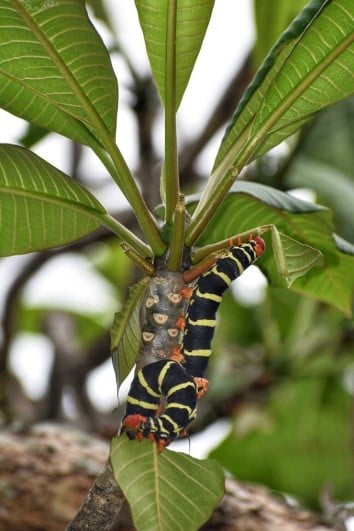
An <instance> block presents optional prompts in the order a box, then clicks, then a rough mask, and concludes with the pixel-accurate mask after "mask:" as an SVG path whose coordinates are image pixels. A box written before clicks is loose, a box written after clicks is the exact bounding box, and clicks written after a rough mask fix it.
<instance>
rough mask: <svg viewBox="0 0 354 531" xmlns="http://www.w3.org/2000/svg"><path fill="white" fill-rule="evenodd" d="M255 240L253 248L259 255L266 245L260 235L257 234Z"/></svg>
mask: <svg viewBox="0 0 354 531" xmlns="http://www.w3.org/2000/svg"><path fill="white" fill-rule="evenodd" d="M255 241H256V245H255V246H254V250H255V253H256V255H257V256H260V255H261V254H263V253H264V251H265V247H266V245H265V241H264V240H263V238H261V237H260V236H257V237H256V238H255Z"/></svg>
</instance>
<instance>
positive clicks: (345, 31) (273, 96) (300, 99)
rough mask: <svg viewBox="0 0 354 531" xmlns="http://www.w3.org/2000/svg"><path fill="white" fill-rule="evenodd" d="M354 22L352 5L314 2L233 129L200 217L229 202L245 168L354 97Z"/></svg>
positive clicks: (274, 55) (261, 74)
mask: <svg viewBox="0 0 354 531" xmlns="http://www.w3.org/2000/svg"><path fill="white" fill-rule="evenodd" d="M353 21H354V4H353V3H352V2H348V0H336V1H333V2H332V1H331V0H313V1H312V2H311V3H310V5H309V6H308V7H307V8H305V10H304V11H303V12H302V13H301V14H300V15H299V17H298V18H297V19H296V20H295V21H294V22H293V23H292V25H291V26H290V27H289V28H288V29H287V30H286V32H285V33H284V34H283V35H282V36H281V38H280V39H279V41H278V42H277V43H276V44H275V46H274V48H273V49H272V50H271V51H270V53H269V55H268V56H267V58H266V59H265V61H264V63H263V65H262V66H261V68H260V70H259V71H258V73H257V74H256V76H255V78H254V80H253V82H252V83H251V85H250V87H249V88H248V90H247V91H246V93H245V96H244V98H243V99H242V100H241V102H240V103H239V105H238V107H237V109H236V112H235V114H234V116H233V118H232V120H231V122H230V124H229V126H228V129H227V132H226V134H225V136H224V138H223V140H222V143H221V145H220V148H219V151H218V154H217V157H216V161H215V164H214V168H213V172H212V176H211V179H210V180H209V183H208V186H207V188H206V191H205V193H204V195H203V198H202V202H201V205H200V206H199V208H198V214H197V216H199V217H201V216H202V215H203V211H204V210H205V209H206V208H207V205H208V203H210V202H211V205H209V209H211V208H212V207H213V205H214V203H215V202H216V201H220V198H221V197H224V195H225V194H226V193H227V190H228V189H229V188H230V186H231V185H232V183H233V182H234V180H235V178H236V177H237V174H238V173H239V171H240V170H241V168H242V167H243V166H244V165H245V164H247V163H249V162H251V161H252V160H254V159H255V158H256V157H258V156H259V155H261V154H263V153H265V152H266V151H267V150H268V149H270V148H271V147H273V146H275V145H276V144H278V143H280V142H281V141H282V140H284V138H286V137H287V136H289V135H290V134H292V133H294V132H295V131H296V130H297V129H299V128H300V127H301V126H302V125H304V124H305V123H306V122H307V121H308V120H309V119H310V118H311V116H312V115H313V114H314V113H316V112H317V111H318V110H320V109H322V108H324V107H326V106H327V105H330V104H331V103H334V102H336V101H338V100H341V99H343V98H345V97H346V96H348V95H350V94H352V93H353V92H354V78H353V75H352V68H351V64H352V60H353V52H354V43H353V41H354V32H353ZM195 222H196V221H195Z"/></svg>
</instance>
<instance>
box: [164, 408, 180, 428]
mask: <svg viewBox="0 0 354 531" xmlns="http://www.w3.org/2000/svg"><path fill="white" fill-rule="evenodd" d="M163 417H164V419H167V420H168V422H170V423H171V424H172V426H173V429H174V431H175V432H177V433H178V432H179V431H180V430H181V428H180V427H179V426H178V424H177V423H176V422H175V421H174V420H172V419H171V417H170V416H169V415H166V413H164V414H163Z"/></svg>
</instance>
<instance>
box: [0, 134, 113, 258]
mask: <svg viewBox="0 0 354 531" xmlns="http://www.w3.org/2000/svg"><path fill="white" fill-rule="evenodd" d="M105 214H106V212H105V209H104V208H103V206H102V205H101V204H100V203H99V202H98V201H97V200H96V199H95V198H94V197H93V196H92V195H91V194H90V193H89V192H88V191H87V190H85V188H83V187H82V186H80V185H79V184H77V183H76V182H75V181H73V180H72V179H70V177H67V176H66V175H64V173H62V172H60V171H59V170H57V169H56V168H54V166H51V165H50V164H48V163H47V162H45V161H44V160H43V159H41V158H40V157H38V156H37V155H34V154H33V153H31V152H30V151H28V150H27V149H25V148H21V147H18V146H11V145H6V144H5V145H4V144H1V145H0V231H1V239H0V256H7V255H13V254H21V253H28V252H30V251H38V250H40V249H47V248H48V247H54V246H57V245H63V244H64V243H67V242H70V241H73V240H76V239H78V238H80V237H82V236H84V235H85V234H88V233H89V232H92V231H93V230H94V229H96V228H97V227H98V226H99V225H101V224H102V221H100V219H101V218H103V217H104V216H105Z"/></svg>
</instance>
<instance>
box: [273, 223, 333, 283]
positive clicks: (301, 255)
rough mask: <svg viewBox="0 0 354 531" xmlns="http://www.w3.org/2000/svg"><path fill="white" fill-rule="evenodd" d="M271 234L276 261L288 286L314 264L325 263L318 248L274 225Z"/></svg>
mask: <svg viewBox="0 0 354 531" xmlns="http://www.w3.org/2000/svg"><path fill="white" fill-rule="evenodd" d="M271 234H272V245H273V253H274V258H275V262H276V264H277V268H278V271H279V273H280V274H281V275H282V276H283V277H285V279H286V282H287V284H288V287H290V286H291V285H292V283H293V282H294V281H295V280H296V279H297V278H299V277H302V275H306V273H308V272H309V271H310V269H312V268H313V267H314V266H321V265H323V255H322V253H321V252H320V251H318V249H314V248H313V247H310V246H309V245H304V244H301V243H300V242H298V241H296V240H294V238H290V237H289V236H286V235H285V234H282V233H281V232H279V231H278V230H277V229H276V227H275V226H274V225H272V227H271Z"/></svg>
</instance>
